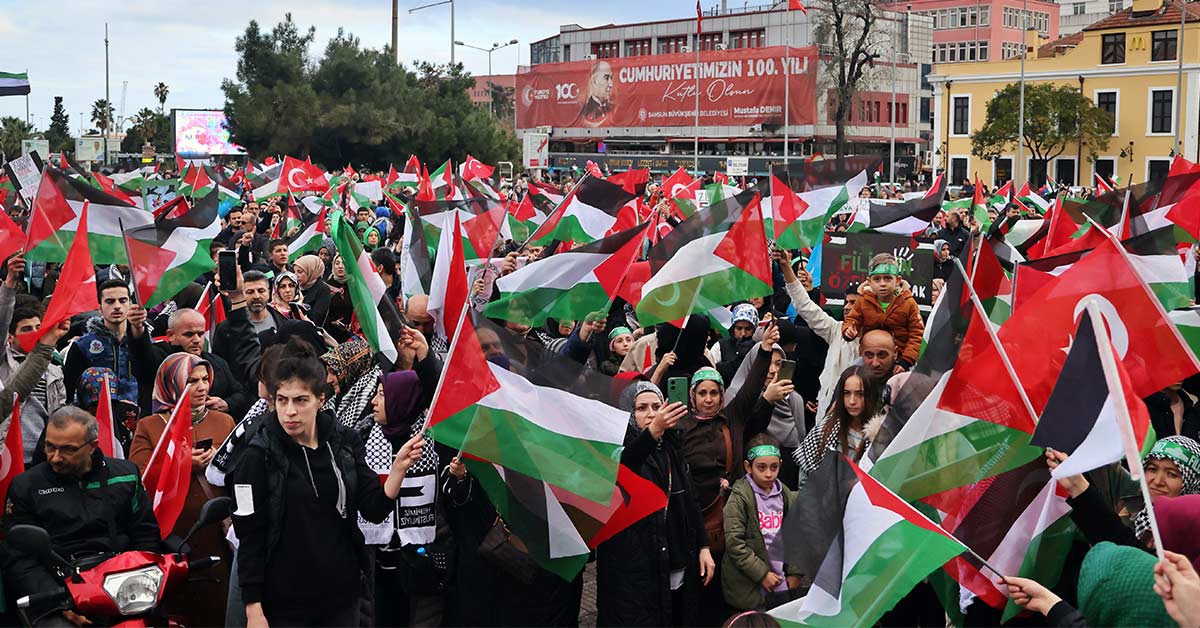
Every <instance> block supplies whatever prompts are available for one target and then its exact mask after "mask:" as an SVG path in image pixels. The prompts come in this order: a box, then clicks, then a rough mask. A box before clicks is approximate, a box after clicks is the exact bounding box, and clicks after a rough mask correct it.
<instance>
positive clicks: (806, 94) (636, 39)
mask: <svg viewBox="0 0 1200 628" xmlns="http://www.w3.org/2000/svg"><path fill="white" fill-rule="evenodd" d="M722 4H723V5H724V4H725V3H722ZM805 4H806V6H808V14H807V15H806V14H805V13H802V12H800V11H788V10H786V7H787V2H777V3H775V4H773V5H763V6H743V7H738V8H730V7H728V6H722V7H718V8H711V9H709V10H707V11H705V12H704V18H703V24H702V32H700V33H699V34H697V30H696V18H695V16H686V17H681V18H680V19H676V20H666V21H659V22H648V23H638V24H610V25H606V26H601V27H595V28H584V27H581V26H578V25H574V24H572V25H566V26H562V27H561V28H560V31H559V33H558V34H556V35H553V36H551V37H548V38H546V39H543V40H541V41H537V42H534V43H532V44H530V61H531V66H530V68H523V69H521V70H519V72H518V77H517V84H518V87H517V91H518V95H517V107H518V132H521V131H527V130H537V131H540V132H547V133H549V134H550V137H551V164H552V166H555V167H557V166H558V165H559V164H562V165H566V164H568V163H573V162H575V161H578V160H581V159H583V160H586V159H591V160H593V161H596V162H597V163H602V162H606V161H613V162H614V163H616V164H618V165H622V164H626V163H629V162H630V161H631V160H632V159H637V160H638V161H637V162H636V163H650V164H668V163H671V164H673V163H676V162H677V161H681V160H682V158H683V157H686V156H692V154H693V152H694V150H695V135H696V133H697V125H696V124H695V123H694V122H692V121H691V120H690V119H689V120H686V121H681V120H678V119H677V120H675V121H674V122H670V123H664V124H662V125H657V124H629V125H620V126H618V125H615V124H608V125H600V126H593V125H588V124H567V123H562V121H561V120H550V119H538V118H536V116H527V115H523V113H522V111H523V103H522V100H523V99H522V93H521V92H522V74H523V73H531V74H532V73H538V72H544V71H549V68H548V67H545V66H547V65H548V64H560V65H563V66H565V65H566V64H569V63H573V62H581V61H588V62H591V63H593V64H599V63H600V62H603V61H609V62H611V63H612V64H613V65H614V66H617V65H619V64H621V63H636V62H637V60H639V59H642V60H644V61H645V63H647V64H650V63H655V61H654V57H662V58H663V59H664V61H663V63H673V64H685V63H686V64H688V65H694V60H691V59H692V58H691V57H688V56H686V55H694V54H695V53H696V51H697V50H699V51H700V52H702V53H703V54H704V59H703V61H702V63H704V64H708V63H709V62H710V61H712V60H715V59H717V60H719V59H721V58H725V57H728V58H743V57H753V56H754V51H756V50H758V49H773V50H777V52H776V56H777V57H779V58H777V59H775V60H771V61H768V62H769V63H774V64H775V65H776V66H782V65H784V63H783V61H784V60H783V59H782V57H783V55H784V54H785V51H786V50H788V49H789V48H790V50H792V51H793V52H786V54H788V55H789V59H788V60H789V61H791V62H792V63H796V60H795V59H793V58H791V57H790V55H793V54H803V53H802V52H796V51H804V50H811V51H813V53H812V54H813V55H814V57H813V58H812V60H811V61H812V63H811V66H813V67H808V66H806V67H804V68H803V70H804V71H806V72H811V73H812V75H813V76H814V77H815V79H814V80H815V81H816V83H815V85H814V86H812V88H811V89H810V90H805V91H800V92H799V93H797V92H796V90H792V91H793V93H792V94H791V96H790V98H791V99H792V100H793V101H796V100H797V99H802V98H803V99H807V100H808V102H806V103H803V104H804V105H806V106H809V107H812V108H813V109H814V115H812V116H811V118H812V119H811V120H804V119H802V118H804V116H799V118H801V119H798V117H791V118H790V119H789V120H788V121H787V122H788V123H787V124H784V119H783V117H782V116H779V115H774V116H768V117H767V119H765V120H760V122H759V123H751V124H745V125H742V124H720V125H715V126H714V125H710V124H701V125H699V128H698V131H699V136H700V150H699V152H700V155H701V156H702V157H705V159H704V161H705V162H707V163H722V164H723V163H724V162H723V161H718V162H713V161H712V158H714V157H715V158H723V157H725V156H747V157H750V159H751V160H750V169H751V170H752V171H756V172H758V173H760V174H761V173H765V172H766V171H767V169H768V168H769V166H770V165H773V164H775V163H779V162H781V161H782V157H783V155H784V152H785V149H784V146H785V141H784V140H785V137H786V139H787V144H786V146H787V153H788V155H789V156H790V157H801V156H807V155H812V154H814V153H822V154H832V153H834V151H835V145H834V137H835V125H834V124H833V121H834V120H835V119H836V116H835V115H834V112H833V107H834V105H835V104H836V97H835V92H834V89H833V87H834V84H833V82H832V80H831V79H830V78H829V77H831V76H833V73H832V68H831V67H830V66H831V64H832V63H833V62H834V48H833V47H832V46H830V45H828V43H827V42H823V41H818V38H817V37H815V36H814V33H818V32H822V31H823V29H821V28H819V26H820V24H821V20H822V17H823V16H824V15H827V13H826V12H827V10H828V7H827V6H822V5H821V4H820V3H819V2H812V3H805ZM930 23H931V20H930V18H927V17H925V16H922V15H916V14H908V13H906V12H903V11H888V10H883V9H880V12H879V13H877V22H876V27H875V28H874V29H873V32H872V36H871V42H872V51H873V52H874V53H875V54H876V55H877V57H876V58H875V59H874V60H873V63H872V67H870V68H869V69H868V71H867V75H866V78H865V80H864V82H863V83H862V85H863V88H862V89H861V90H860V92H859V94H858V95H857V98H856V100H855V102H854V103H853V104H852V106H851V108H850V111H851V113H850V117H849V123H848V125H847V129H846V131H847V133H846V140H847V152H848V153H850V154H854V153H876V154H884V155H886V154H887V153H888V150H889V147H890V145H891V141H892V137H893V132H894V137H895V144H896V162H897V163H898V167H897V178H898V179H900V178H905V177H908V176H911V175H914V174H915V173H916V172H917V170H918V169H919V156H920V154H921V153H922V150H923V149H924V147H925V146H927V144H928V142H929V139H930V137H931V134H932V108H931V98H932V92H931V90H930V89H929V86H928V85H927V84H925V83H924V81H923V80H922V77H923V76H924V75H925V74H927V73H928V72H929V71H930V70H931V69H932V65H931V64H930V63H928V61H929V59H930V43H931V36H932V32H931V28H930ZM828 38H829V37H827V39H828ZM785 47H787V48H785ZM539 66H543V67H539ZM550 67H554V66H550ZM617 74H620V72H619V71H618V73H617ZM893 86H894V87H893ZM618 97H619V96H618ZM893 97H894V100H893ZM525 100H526V102H528V99H525ZM782 100H783V98H782V97H780V98H779V101H778V102H777V103H774V104H773V103H763V102H759V103H758V104H759V105H764V106H773V107H774V109H775V110H778V109H781V107H780V105H782ZM893 102H894V105H893ZM789 105H790V106H791V107H793V108H795V107H797V106H798V105H799V104H798V103H796V102H792V103H789ZM893 106H894V115H893ZM679 108H681V109H683V108H690V110H691V111H694V105H693V104H692V103H691V101H690V100H689V101H687V102H683V101H680V103H679ZM701 108H702V109H704V108H705V107H704V106H702V107H701ZM893 119H894V124H893ZM556 122H557V124H556ZM893 128H894V131H893ZM602 165H603V164H602ZM655 169H656V170H657V169H658V168H655ZM702 169H704V168H703V166H702ZM886 172H887V166H885V173H886Z"/></svg>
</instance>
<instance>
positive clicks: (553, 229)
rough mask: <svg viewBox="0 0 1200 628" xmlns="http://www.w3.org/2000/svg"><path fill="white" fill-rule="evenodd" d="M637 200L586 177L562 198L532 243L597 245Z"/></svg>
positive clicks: (623, 190) (609, 184) (620, 188)
mask: <svg viewBox="0 0 1200 628" xmlns="http://www.w3.org/2000/svg"><path fill="white" fill-rule="evenodd" d="M634 198H636V197H635V196H634V195H633V194H630V193H629V192H628V191H626V190H625V189H624V188H622V187H621V186H619V185H615V184H613V183H609V182H608V181H605V180H604V179H601V178H598V177H585V178H584V179H583V180H582V181H580V182H579V184H578V185H576V186H575V187H574V188H572V189H571V191H570V193H568V194H567V196H566V197H565V198H563V201H562V203H560V204H559V205H558V207H557V208H556V209H555V210H554V213H552V214H550V217H549V218H547V219H546V222H544V223H542V226H540V227H538V230H537V231H536V232H534V234H533V236H532V239H531V242H532V243H533V244H549V243H550V242H552V241H554V240H562V241H564V242H574V243H576V244H587V243H589V242H595V241H596V240H599V239H600V238H603V237H604V234H606V233H608V232H609V230H611V229H612V228H613V225H615V224H616V223H617V214H618V213H619V212H620V211H621V208H622V207H624V206H625V204H626V203H628V202H629V201H632V200H634Z"/></svg>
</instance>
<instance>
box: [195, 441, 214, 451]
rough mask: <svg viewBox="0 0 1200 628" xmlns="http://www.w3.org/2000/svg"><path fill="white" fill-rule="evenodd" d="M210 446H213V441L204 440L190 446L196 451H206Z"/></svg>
mask: <svg viewBox="0 0 1200 628" xmlns="http://www.w3.org/2000/svg"><path fill="white" fill-rule="evenodd" d="M212 444H213V439H211V438H206V439H204V440H198V441H196V442H195V444H193V445H192V447H194V448H196V449H208V448H210V447H212Z"/></svg>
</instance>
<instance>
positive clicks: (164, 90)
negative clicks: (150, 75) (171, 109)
mask: <svg viewBox="0 0 1200 628" xmlns="http://www.w3.org/2000/svg"><path fill="white" fill-rule="evenodd" d="M170 93H171V88H170V87H167V84H166V83H163V82H162V81H159V83H158V85H155V86H154V97H155V98H157V99H158V113H160V114H163V113H165V111H164V110H165V109H166V106H167V94H170Z"/></svg>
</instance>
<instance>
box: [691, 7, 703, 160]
mask: <svg viewBox="0 0 1200 628" xmlns="http://www.w3.org/2000/svg"><path fill="white" fill-rule="evenodd" d="M697 6H698V5H697ZM700 33H701V27H700V22H699V21H697V22H696V71H695V72H694V74H695V77H694V78H695V79H696V86H695V89H696V140H695V143H694V144H693V145H692V170H694V171H695V172H696V176H700Z"/></svg>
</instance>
